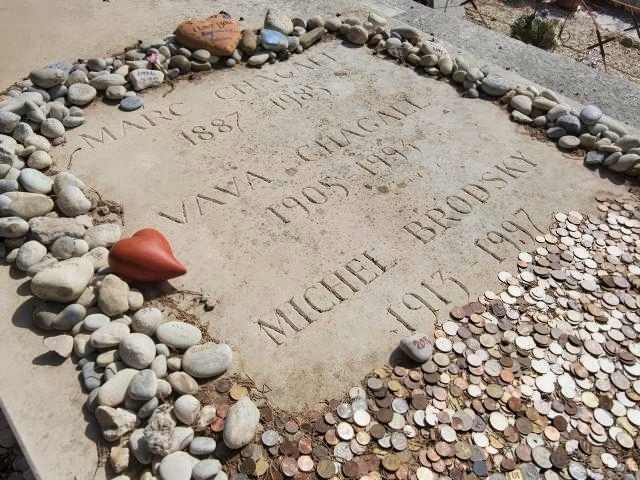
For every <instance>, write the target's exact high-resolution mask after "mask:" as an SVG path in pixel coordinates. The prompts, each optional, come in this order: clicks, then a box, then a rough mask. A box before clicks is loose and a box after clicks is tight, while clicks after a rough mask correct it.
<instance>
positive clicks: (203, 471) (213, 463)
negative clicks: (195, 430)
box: [191, 437, 222, 480]
mask: <svg viewBox="0 0 640 480" xmlns="http://www.w3.org/2000/svg"><path fill="white" fill-rule="evenodd" d="M198 438H203V437H198ZM195 440H196V439H194V441H195ZM209 440H213V439H209ZM192 445H193V442H192ZM214 445H215V441H214ZM191 453H193V452H191ZM194 455H195V454H194ZM221 471H222V464H221V463H220V461H219V460H216V459H214V458H210V459H207V460H201V461H200V462H198V463H197V464H196V465H195V466H194V467H193V471H192V473H191V478H192V479H193V480H211V479H212V478H215V477H216V476H217V475H218V474H219V473H220V472H221Z"/></svg>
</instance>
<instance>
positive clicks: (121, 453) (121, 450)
mask: <svg viewBox="0 0 640 480" xmlns="http://www.w3.org/2000/svg"><path fill="white" fill-rule="evenodd" d="M109 462H110V464H111V468H112V469H113V471H114V472H115V473H122V472H123V471H125V470H126V469H127V467H128V466H129V449H128V448H126V447H111V452H110V454H109ZM127 478H129V477H127Z"/></svg>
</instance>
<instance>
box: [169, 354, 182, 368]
mask: <svg viewBox="0 0 640 480" xmlns="http://www.w3.org/2000/svg"><path fill="white" fill-rule="evenodd" d="M167 367H168V368H169V370H171V371H173V372H175V371H177V370H182V358H180V357H178V356H173V357H169V358H167Z"/></svg>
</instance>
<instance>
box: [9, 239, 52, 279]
mask: <svg viewBox="0 0 640 480" xmlns="http://www.w3.org/2000/svg"><path fill="white" fill-rule="evenodd" d="M46 254H47V247H45V246H44V245H42V244H41V243H40V242H38V241H36V240H30V241H28V242H26V243H24V244H23V245H22V246H21V247H20V248H19V249H18V256H17V257H16V262H15V263H16V267H18V269H20V270H22V271H23V272H26V271H28V270H29V269H30V268H31V267H32V266H34V265H35V264H36V263H38V262H40V261H41V260H42V259H43V258H44V256H45V255H46Z"/></svg>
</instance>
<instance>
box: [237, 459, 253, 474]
mask: <svg viewBox="0 0 640 480" xmlns="http://www.w3.org/2000/svg"><path fill="white" fill-rule="evenodd" d="M238 471H239V472H242V473H246V474H247V475H253V474H255V473H256V462H254V461H253V460H252V459H251V458H245V459H244V460H242V461H241V462H240V464H239V465H238Z"/></svg>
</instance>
